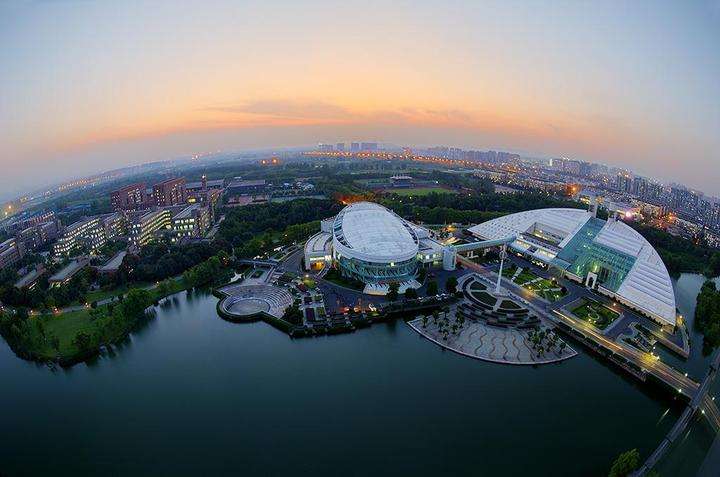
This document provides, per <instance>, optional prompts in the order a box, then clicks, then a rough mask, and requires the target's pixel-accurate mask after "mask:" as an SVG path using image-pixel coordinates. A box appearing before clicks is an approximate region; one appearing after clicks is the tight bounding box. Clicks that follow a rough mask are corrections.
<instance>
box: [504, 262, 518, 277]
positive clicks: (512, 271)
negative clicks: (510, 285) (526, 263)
mask: <svg viewBox="0 0 720 477" xmlns="http://www.w3.org/2000/svg"><path fill="white" fill-rule="evenodd" d="M517 269H518V267H517V265H515V264H514V263H513V264H512V265H510V266H509V267H507V266H506V267H503V271H502V276H503V277H505V278H507V279H510V278H512V276H513V275H515V272H516V271H517Z"/></svg>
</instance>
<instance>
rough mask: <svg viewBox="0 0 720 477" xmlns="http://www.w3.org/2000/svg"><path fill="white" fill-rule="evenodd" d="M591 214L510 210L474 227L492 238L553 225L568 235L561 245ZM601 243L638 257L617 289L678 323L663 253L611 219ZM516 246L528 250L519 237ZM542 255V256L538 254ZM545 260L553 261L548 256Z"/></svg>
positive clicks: (649, 310)
mask: <svg viewBox="0 0 720 477" xmlns="http://www.w3.org/2000/svg"><path fill="white" fill-rule="evenodd" d="M590 217H591V214H590V213H589V212H587V211H584V210H580V209H538V210H529V211H526V212H519V213H516V214H509V215H505V216H503V217H499V218H497V219H493V220H490V221H488V222H484V223H482V224H479V225H475V226H473V227H471V228H470V229H469V230H470V232H472V233H473V234H475V235H477V236H479V237H481V238H484V239H488V240H494V239H501V238H505V237H508V236H511V235H519V234H522V233H526V232H532V228H533V227H536V226H537V227H540V228H548V229H552V230H553V231H555V232H556V233H558V234H560V235H564V238H563V239H562V241H561V242H560V243H559V244H558V247H559V248H561V249H562V248H563V247H565V246H566V245H567V243H568V242H569V241H570V239H571V238H572V237H573V236H574V235H575V234H576V233H577V232H578V231H579V230H580V229H581V228H582V227H583V225H585V223H586V222H587V221H588V219H589V218H590ZM594 242H595V243H596V244H598V245H602V246H604V247H607V248H610V249H612V250H616V251H618V252H622V253H624V254H627V255H630V256H632V257H635V263H634V264H633V267H632V268H631V269H630V272H629V273H628V274H627V276H626V277H625V279H624V280H623V282H622V284H621V285H620V287H618V289H617V291H616V292H615V293H616V294H617V296H618V297H619V298H621V299H623V300H624V301H626V302H627V303H628V304H631V305H633V306H635V308H637V309H639V310H641V311H643V312H645V313H647V314H649V315H652V316H655V317H657V318H658V319H660V320H662V321H664V322H667V323H669V324H672V325H674V324H675V293H674V291H673V287H672V281H671V279H670V275H669V274H668V271H667V268H665V264H664V263H663V261H662V259H661V258H660V255H658V253H657V251H655V249H654V248H653V246H652V245H650V243H648V241H647V240H645V238H644V237H643V236H642V235H640V234H639V233H638V232H637V231H636V230H635V229H633V228H632V227H630V226H629V225H627V224H625V223H624V222H621V221H616V220H610V221H607V222H606V223H605V225H604V226H603V228H602V229H601V230H600V232H599V233H598V234H597V236H596V237H595V239H594ZM512 246H513V248H515V249H519V250H524V251H526V253H528V252H527V250H525V249H526V248H527V247H522V246H521V244H519V242H518V241H515V242H514V243H513V245H512ZM538 258H539V257H538ZM545 261H549V260H548V259H545Z"/></svg>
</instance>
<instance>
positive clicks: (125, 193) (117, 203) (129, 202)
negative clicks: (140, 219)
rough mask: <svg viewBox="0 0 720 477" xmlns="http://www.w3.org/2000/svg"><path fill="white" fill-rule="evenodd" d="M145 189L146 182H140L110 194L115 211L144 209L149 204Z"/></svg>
mask: <svg viewBox="0 0 720 477" xmlns="http://www.w3.org/2000/svg"><path fill="white" fill-rule="evenodd" d="M145 188H146V187H145V183H144V182H138V183H136V184H130V185H126V186H125V187H123V188H121V189H118V190H115V191H113V192H112V193H111V194H110V204H111V205H112V207H113V209H115V210H127V211H131V210H140V209H144V208H145V206H146V204H147V200H146V197H145Z"/></svg>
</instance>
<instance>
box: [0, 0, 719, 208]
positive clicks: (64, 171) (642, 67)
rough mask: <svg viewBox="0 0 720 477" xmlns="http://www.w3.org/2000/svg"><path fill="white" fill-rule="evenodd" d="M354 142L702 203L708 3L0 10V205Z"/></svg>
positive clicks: (708, 152)
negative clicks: (89, 182)
mask: <svg viewBox="0 0 720 477" xmlns="http://www.w3.org/2000/svg"><path fill="white" fill-rule="evenodd" d="M356 139H357V140H374V141H379V142H386V143H393V144H398V145H408V144H414V145H427V146H429V145H448V146H457V147H463V148H475V149H480V150H486V149H500V150H508V151H516V152H523V153H525V154H528V155H531V156H543V157H561V156H562V157H570V158H575V159H579V160H587V161H593V162H602V163H606V164H610V165H616V166H621V167H628V168H630V169H632V170H635V171H637V172H638V173H640V174H643V175H647V176H651V177H657V178H659V179H663V180H674V181H677V182H681V183H684V184H687V185H688V186H690V187H694V188H697V189H700V190H703V191H704V192H706V193H708V194H711V195H720V0H707V1H686V2H678V1H668V2H665V1H661V0H654V1H642V0H635V1H625V2H615V1H611V0H603V1H597V2H592V1H557V0H556V1H532V0H527V1H517V2H516V1H512V0H505V1H498V2H491V1H473V0H468V1H437V2H425V1H412V2H410V1H393V2H379V1H373V0H363V1H355V0H344V1H342V2H338V1H326V2H323V1H300V0H295V1H272V0H264V1H258V2H251V1H248V2H245V1H240V0H235V1H220V0H217V1H215V0H204V1H197V2H192V1H180V2H178V1H175V2H164V1H161V0H153V1H147V2H143V1H131V0H128V1H116V2H108V1H93V0H43V1H30V0H23V1H20V0H18V1H12V0H5V1H0V146H1V147H2V149H0V170H2V171H3V172H2V173H0V196H7V195H8V194H15V193H19V192H22V191H25V190H27V189H30V188H34V187H36V186H39V185H45V184H47V183H51V182H55V181H59V180H61V179H66V178H70V177H78V176H82V175H87V174H91V173H96V172H100V171H104V170H108V169H112V168H115V167H119V166H124V165H130V164H139V163H143V162H148V161H154V160H163V159H169V158H174V157H178V156H182V155H189V154H193V153H197V152H204V151H215V150H224V151H228V150H233V151H234V150H242V149H249V148H267V147H296V146H309V145H312V144H316V143H317V142H338V141H350V140H356Z"/></svg>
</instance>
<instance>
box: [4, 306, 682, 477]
mask: <svg viewBox="0 0 720 477" xmlns="http://www.w3.org/2000/svg"><path fill="white" fill-rule="evenodd" d="M215 304H216V299H215V298H214V297H212V296H209V295H197V294H196V295H193V296H191V297H187V296H186V294H185V293H181V294H179V295H176V296H175V297H174V299H173V302H172V304H171V305H170V306H164V307H162V308H160V309H158V312H157V317H156V319H155V320H153V321H152V322H150V323H149V324H148V326H146V327H145V328H144V329H142V330H140V331H139V332H137V333H135V334H134V335H133V336H132V337H131V339H130V340H129V342H128V343H127V344H126V345H124V346H123V347H122V348H121V349H118V350H117V351H116V353H114V355H113V356H105V357H102V358H100V359H99V360H98V361H97V362H95V363H92V364H90V365H84V364H83V365H79V366H76V367H74V368H72V369H71V370H58V371H55V372H53V371H50V370H49V369H47V368H46V367H43V366H37V365H35V364H32V363H28V362H25V361H21V360H19V359H17V358H16V357H15V356H14V355H13V354H12V352H11V351H10V350H9V349H8V347H7V345H5V343H4V342H2V344H0V377H1V378H2V389H1V392H0V409H1V410H2V412H1V413H0V416H1V417H0V420H1V422H2V425H1V429H2V436H3V439H2V445H0V473H5V474H7V475H9V476H14V475H38V474H45V475H62V474H75V475H77V474H104V475H128V474H134V475H194V474H198V473H200V472H204V473H205V474H206V475H217V474H235V475H237V474H238V473H243V474H244V475H252V474H262V475H277V474H289V473H291V472H292V473H295V474H298V473H311V472H312V473H314V474H320V475H338V474H340V473H342V474H345V475H368V474H371V473H375V474H378V475H385V474H387V473H390V472H393V473H395V474H396V475H407V474H409V473H411V472H412V473H414V474H420V475H438V474H440V475H529V474H532V475H535V476H544V475H553V476H558V475H583V476H589V475H604V474H606V472H607V469H608V468H609V465H610V463H611V462H612V460H613V459H614V457H615V456H616V455H617V454H618V453H619V452H621V451H624V450H627V449H629V448H633V447H638V448H639V449H640V450H641V452H643V454H646V453H647V452H649V451H650V450H651V449H652V448H654V446H655V445H656V444H657V443H658V442H659V440H660V439H661V437H662V435H663V433H664V432H665V431H667V429H669V427H670V426H671V425H672V423H673V421H674V419H675V418H676V417H677V416H678V415H679V412H680V410H681V407H680V406H679V405H678V404H677V403H676V402H673V401H672V400H671V399H670V398H668V397H667V395H665V394H664V393H663V392H659V391H657V390H654V389H649V388H648V387H644V386H640V385H638V384H636V383H635V382H634V381H631V380H629V379H626V378H625V377H624V376H623V375H622V374H620V373H619V372H616V371H614V370H613V369H612V368H609V367H606V366H605V365H604V364H602V363H601V362H599V361H598V360H596V359H595V358H593V357H592V356H588V355H587V354H585V352H584V350H582V349H580V348H578V347H577V346H576V349H578V350H580V351H582V352H581V355H580V356H578V357H576V358H573V359H571V360H568V361H565V362H563V363H560V364H558V365H552V366H541V367H538V368H532V367H513V366H502V365H495V364H489V363H483V362H480V361H475V360H471V359H468V358H465V357H461V356H458V355H456V354H453V353H451V352H444V351H442V350H440V349H439V348H438V347H436V346H434V345H432V344H431V343H429V342H427V341H425V340H423V339H421V338H420V337H419V336H418V335H417V334H415V333H414V332H413V331H412V330H411V329H410V328H409V327H408V326H407V325H405V324H404V323H403V322H395V323H392V324H387V325H377V326H373V327H372V328H370V329H365V330H362V331H360V332H357V333H354V334H350V335H341V336H335V337H326V338H317V339H304V340H291V339H289V338H288V337H287V336H286V335H284V334H282V333H280V332H278V331H276V330H274V329H272V328H270V327H269V326H267V325H265V324H264V323H256V324H248V325H236V324H231V323H228V322H225V321H223V320H221V319H219V318H218V317H217V315H216V313H215Z"/></svg>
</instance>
